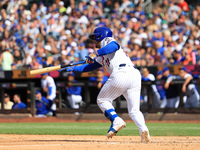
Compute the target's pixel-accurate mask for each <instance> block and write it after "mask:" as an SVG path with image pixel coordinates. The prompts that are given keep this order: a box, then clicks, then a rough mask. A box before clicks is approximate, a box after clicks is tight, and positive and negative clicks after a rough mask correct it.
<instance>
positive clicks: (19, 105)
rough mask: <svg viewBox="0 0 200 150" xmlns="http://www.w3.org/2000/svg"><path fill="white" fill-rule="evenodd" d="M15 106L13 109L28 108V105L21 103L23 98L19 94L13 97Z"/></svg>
mask: <svg viewBox="0 0 200 150" xmlns="http://www.w3.org/2000/svg"><path fill="white" fill-rule="evenodd" d="M13 101H14V103H15V104H14V105H13V107H12V109H23V108H26V104H24V103H23V102H22V101H21V96H20V95H19V94H15V95H14V96H13Z"/></svg>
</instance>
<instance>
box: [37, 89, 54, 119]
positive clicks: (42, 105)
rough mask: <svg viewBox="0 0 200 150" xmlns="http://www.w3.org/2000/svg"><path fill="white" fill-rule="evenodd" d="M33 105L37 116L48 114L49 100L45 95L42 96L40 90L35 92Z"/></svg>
mask: <svg viewBox="0 0 200 150" xmlns="http://www.w3.org/2000/svg"><path fill="white" fill-rule="evenodd" d="M35 100H36V101H35V102H36V104H35V106H36V115H37V117H46V115H50V113H51V111H50V106H49V100H48V99H46V97H44V96H42V93H41V92H40V91H37V92H36V93H35Z"/></svg>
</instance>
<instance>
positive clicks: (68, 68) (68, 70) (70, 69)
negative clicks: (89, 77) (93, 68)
mask: <svg viewBox="0 0 200 150" xmlns="http://www.w3.org/2000/svg"><path fill="white" fill-rule="evenodd" d="M63 70H66V71H67V72H71V71H73V70H74V67H65V68H62V69H60V70H59V72H61V71H63Z"/></svg>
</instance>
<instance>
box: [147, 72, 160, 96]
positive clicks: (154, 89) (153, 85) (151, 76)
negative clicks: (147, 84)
mask: <svg viewBox="0 0 200 150" xmlns="http://www.w3.org/2000/svg"><path fill="white" fill-rule="evenodd" d="M147 78H148V79H149V80H150V81H155V76H154V75H153V74H151V73H150V74H149V75H148V76H147ZM151 88H152V90H153V92H158V90H157V88H156V85H155V84H152V85H151Z"/></svg>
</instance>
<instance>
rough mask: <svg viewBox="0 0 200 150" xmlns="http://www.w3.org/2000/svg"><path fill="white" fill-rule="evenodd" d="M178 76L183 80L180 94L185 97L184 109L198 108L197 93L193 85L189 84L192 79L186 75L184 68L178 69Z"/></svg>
mask: <svg viewBox="0 0 200 150" xmlns="http://www.w3.org/2000/svg"><path fill="white" fill-rule="evenodd" d="M179 70H180V71H179V75H180V76H181V78H182V79H184V80H185V81H184V83H183V86H182V92H183V93H185V95H186V96H187V99H186V102H185V107H186V108H197V107H199V93H198V91H197V88H196V86H195V85H194V84H191V83H190V82H191V81H192V79H193V77H192V75H191V74H190V73H188V71H187V69H186V68H185V67H182V68H179Z"/></svg>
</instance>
